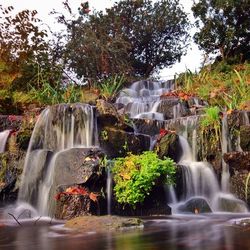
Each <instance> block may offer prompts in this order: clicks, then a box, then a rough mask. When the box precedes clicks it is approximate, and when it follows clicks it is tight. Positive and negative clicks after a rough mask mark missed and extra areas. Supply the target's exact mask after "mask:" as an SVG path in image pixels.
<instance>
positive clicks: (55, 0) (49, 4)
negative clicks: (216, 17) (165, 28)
mask: <svg viewBox="0 0 250 250" xmlns="http://www.w3.org/2000/svg"><path fill="white" fill-rule="evenodd" d="M117 1H119V0H89V5H90V10H93V9H96V10H105V8H109V7H111V6H112V5H113V4H114V2H117ZM61 2H62V0H50V1H48V0H43V1H41V0H40V1H39V0H37V1H34V0H0V4H2V5H3V6H10V5H12V6H13V7H14V8H15V11H17V12H18V11H20V10H24V9H29V10H37V11H38V17H39V18H40V19H41V20H42V21H43V22H45V23H47V24H48V25H49V26H50V27H52V30H57V29H60V26H58V24H57V23H56V20H55V18H54V17H52V16H50V15H49V13H50V11H52V10H53V9H55V10H56V11H58V12H60V11H63V6H62V4H61ZM82 2H84V0H69V3H70V6H71V7H72V10H73V12H75V13H77V9H78V7H79V6H80V4H81V3H82ZM179 2H180V4H182V5H183V7H184V10H185V11H186V12H187V13H191V6H192V3H193V0H179ZM189 17H190V20H191V21H193V17H192V15H191V14H190V15H189ZM202 58H203V56H202V52H201V51H199V49H198V47H197V45H196V44H194V43H193V42H192V43H191V45H190V47H189V49H188V51H187V55H186V56H183V57H182V59H181V62H180V63H176V64H175V65H173V66H172V67H171V68H165V69H163V70H161V72H160V76H161V78H163V79H171V78H173V76H174V75H175V74H178V73H181V72H184V71H186V69H190V70H191V71H196V70H197V71H198V70H199V68H200V65H201V62H202Z"/></svg>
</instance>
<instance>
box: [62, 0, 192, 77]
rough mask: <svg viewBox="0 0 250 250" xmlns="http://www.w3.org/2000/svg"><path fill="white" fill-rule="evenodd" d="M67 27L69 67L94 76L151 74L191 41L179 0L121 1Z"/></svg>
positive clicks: (78, 72)
mask: <svg viewBox="0 0 250 250" xmlns="http://www.w3.org/2000/svg"><path fill="white" fill-rule="evenodd" d="M66 25H67V28H68V42H67V46H66V53H67V56H68V59H69V66H70V68H73V69H75V71H76V72H77V74H78V75H79V76H85V77H89V78H95V79H96V78H102V77H103V76H105V75H110V74H115V73H124V74H127V73H130V75H134V76H144V77H147V76H149V75H150V74H151V73H152V72H154V71H155V70H157V69H161V68H163V67H166V66H170V65H173V64H174V63H175V62H176V61H178V60H180V58H181V56H182V55H183V54H184V53H185V48H186V47H187V45H188V43H187V38H188V37H189V35H188V31H187V29H188V27H189V23H188V18H187V15H186V14H185V12H184V11H183V10H182V8H181V6H180V5H179V4H178V1H177V0H171V1H170V0H159V1H156V2H154V3H153V2H152V1H151V0H136V1H134V0H123V1H120V2H118V3H115V4H114V6H113V7H111V8H110V9H106V12H105V13H103V12H95V13H93V14H91V15H88V16H87V17H86V15H84V16H80V17H79V18H78V19H77V20H74V21H71V22H66Z"/></svg>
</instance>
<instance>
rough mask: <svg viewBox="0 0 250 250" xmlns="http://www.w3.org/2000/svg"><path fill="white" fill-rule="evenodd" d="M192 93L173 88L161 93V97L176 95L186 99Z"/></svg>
mask: <svg viewBox="0 0 250 250" xmlns="http://www.w3.org/2000/svg"><path fill="white" fill-rule="evenodd" d="M192 96H193V95H191V94H189V93H187V92H184V91H182V90H174V91H171V92H167V93H164V94H162V95H161V98H167V97H177V98H180V99H181V100H184V101H187V100H189V99H190V98H191V97H192Z"/></svg>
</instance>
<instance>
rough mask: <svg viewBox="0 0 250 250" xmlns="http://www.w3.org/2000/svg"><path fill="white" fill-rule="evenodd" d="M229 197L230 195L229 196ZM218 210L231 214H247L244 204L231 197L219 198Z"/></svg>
mask: <svg viewBox="0 0 250 250" xmlns="http://www.w3.org/2000/svg"><path fill="white" fill-rule="evenodd" d="M230 196H231V195H230ZM218 203H219V210H221V211H227V212H231V213H245V212H247V208H246V204H245V203H244V202H243V201H241V200H239V199H236V198H234V197H233V196H232V197H219V200H218Z"/></svg>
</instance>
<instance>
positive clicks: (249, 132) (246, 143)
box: [240, 125, 250, 164]
mask: <svg viewBox="0 0 250 250" xmlns="http://www.w3.org/2000/svg"><path fill="white" fill-rule="evenodd" d="M240 146H241V148H242V150H243V151H250V125H242V126H240ZM249 164H250V163H249Z"/></svg>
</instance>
